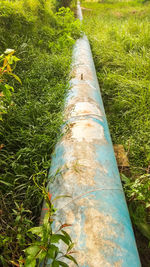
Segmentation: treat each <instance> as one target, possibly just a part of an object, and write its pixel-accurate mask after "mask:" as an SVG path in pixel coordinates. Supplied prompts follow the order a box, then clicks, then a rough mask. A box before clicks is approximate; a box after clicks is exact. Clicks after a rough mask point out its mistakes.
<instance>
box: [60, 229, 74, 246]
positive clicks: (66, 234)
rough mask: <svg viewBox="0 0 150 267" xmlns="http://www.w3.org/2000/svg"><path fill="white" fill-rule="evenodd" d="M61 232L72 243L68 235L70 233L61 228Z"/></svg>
mask: <svg viewBox="0 0 150 267" xmlns="http://www.w3.org/2000/svg"><path fill="white" fill-rule="evenodd" d="M61 232H62V233H63V234H64V236H65V237H66V238H67V239H68V240H69V241H70V242H71V243H72V240H71V237H70V235H69V234H68V233H67V232H66V231H64V230H61Z"/></svg>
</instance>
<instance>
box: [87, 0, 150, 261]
mask: <svg viewBox="0 0 150 267" xmlns="http://www.w3.org/2000/svg"><path fill="white" fill-rule="evenodd" d="M105 2H108V1H105ZM82 6H84V8H86V9H84V10H83V12H84V13H83V14H84V28H85V32H86V34H87V35H88V37H89V40H90V43H91V46H92V51H93V57H94V61H95V65H96V70H97V76H98V80H99V84H100V87H101V91H102V96H103V100H104V106H105V110H106V115H107V119H108V123H109V128H110V132H111V136H112V140H113V143H114V144H123V145H124V147H125V149H126V151H127V153H128V157H129V161H130V172H131V174H130V183H131V184H130V183H129V184H128V183H127V185H126V186H125V189H126V191H127V196H128V195H130V197H128V200H130V199H132V201H130V203H131V202H132V203H131V205H130V203H129V206H130V211H131V217H132V219H133V221H134V223H135V225H136V227H138V228H139V230H140V231H141V232H142V234H143V235H144V236H146V237H147V240H150V225H149V223H150V221H149V209H148V208H146V201H145V200H143V199H142V197H141V196H142V195H141V193H140V190H139V188H140V186H139V188H138V189H135V187H134V183H135V182H134V180H135V179H136V178H137V177H138V178H139V179H140V177H141V175H145V177H146V175H147V173H148V172H149V166H150V138H149V137H150V3H148V2H147V3H145V4H142V3H140V2H138V1H130V2H123V1H122V2H116V1H114V2H113V3H96V2H94V3H93V2H83V3H82ZM144 179H145V178H144ZM141 181H143V180H140V181H139V183H141V188H143V184H142V183H143V182H141ZM144 181H145V182H144V188H145V190H146V191H145V192H146V193H144V191H143V193H144V194H145V195H147V196H149V201H150V193H149V189H148V188H149V187H148V180H147V178H146V179H145V180H144ZM131 191H132V192H131ZM129 192H130V193H131V194H128V193H129ZM140 197H141V198H140ZM149 201H148V203H149V204H150V202H149ZM131 206H132V207H131ZM132 210H133V212H132ZM140 212H141V213H140ZM139 221H140V222H139ZM141 222H142V223H143V224H145V227H147V230H146V231H145V229H144V228H143V229H142V227H141V226H140V223H141ZM147 242H148V241H147ZM146 260H147V261H146V262H145V263H144V264H145V265H143V266H149V264H150V259H149V257H148V259H146ZM147 264H148V265H147Z"/></svg>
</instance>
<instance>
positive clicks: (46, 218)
mask: <svg viewBox="0 0 150 267" xmlns="http://www.w3.org/2000/svg"><path fill="white" fill-rule="evenodd" d="M48 223H49V212H46V213H45V216H44V220H43V224H48Z"/></svg>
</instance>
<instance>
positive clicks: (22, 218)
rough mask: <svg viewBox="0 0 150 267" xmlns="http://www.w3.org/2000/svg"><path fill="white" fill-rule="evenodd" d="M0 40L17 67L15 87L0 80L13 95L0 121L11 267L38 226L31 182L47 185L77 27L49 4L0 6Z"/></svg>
mask: <svg viewBox="0 0 150 267" xmlns="http://www.w3.org/2000/svg"><path fill="white" fill-rule="evenodd" d="M0 36H1V39H0V54H3V53H4V51H5V50H6V49H13V50H12V51H14V53H15V55H16V57H17V58H18V59H20V60H19V61H18V62H16V63H17V64H16V67H15V74H16V75H17V77H18V79H19V81H21V83H22V84H21V83H19V81H18V80H16V79H14V78H13V79H12V78H11V77H10V75H7V74H6V76H7V77H6V79H7V84H9V86H10V87H12V88H14V92H11V100H10V101H9V102H7V103H6V105H7V113H5V114H2V121H0V265H1V266H19V263H18V259H19V258H20V260H21V259H22V260H23V259H24V250H25V249H26V247H27V246H28V245H29V244H30V242H31V240H32V238H33V235H32V233H31V232H28V229H30V228H31V227H33V226H35V225H37V224H38V223H39V215H40V211H41V203H42V198H43V197H42V194H41V192H40V190H39V188H38V187H37V186H36V185H35V183H34V181H33V176H34V177H36V183H38V184H39V185H42V184H43V183H44V182H45V181H46V179H47V171H48V169H49V167H50V163H51V161H50V155H51V153H52V151H53V148H54V145H55V143H56V141H57V139H58V136H59V133H60V125H61V124H62V121H63V115H62V110H63V105H64V98H65V94H66V92H67V90H68V89H69V84H68V79H69V78H68V77H69V71H70V63H71V55H72V46H73V44H74V42H75V39H77V38H78V37H79V36H80V24H79V22H78V21H77V20H75V19H74V16H73V14H72V13H71V12H70V10H69V9H68V8H66V9H64V8H61V9H60V10H59V11H58V12H55V3H54V2H52V1H48V0H46V1H43V0H34V1H33V0H16V1H7V0H4V1H0ZM9 51H10V50H9ZM1 94H2V92H1ZM45 183H46V182H45ZM17 264H18V265H17ZM22 264H23V262H22ZM30 266H31V265H30Z"/></svg>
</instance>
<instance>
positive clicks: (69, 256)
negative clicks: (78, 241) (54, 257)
mask: <svg viewBox="0 0 150 267" xmlns="http://www.w3.org/2000/svg"><path fill="white" fill-rule="evenodd" d="M64 257H65V258H67V259H69V260H71V261H73V262H74V263H75V264H76V265H77V266H79V265H78V263H77V261H76V259H75V258H74V257H73V256H71V255H65V256H64Z"/></svg>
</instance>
